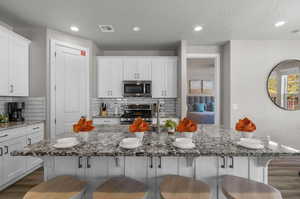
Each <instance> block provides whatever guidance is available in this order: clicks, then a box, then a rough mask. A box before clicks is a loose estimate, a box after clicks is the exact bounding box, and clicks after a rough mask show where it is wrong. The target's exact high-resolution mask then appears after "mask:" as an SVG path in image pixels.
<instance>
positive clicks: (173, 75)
mask: <svg viewBox="0 0 300 199" xmlns="http://www.w3.org/2000/svg"><path fill="white" fill-rule="evenodd" d="M165 67H166V68H165V81H166V89H165V90H166V91H165V97H167V98H176V97H177V59H176V58H170V59H167V60H166V65H165Z"/></svg>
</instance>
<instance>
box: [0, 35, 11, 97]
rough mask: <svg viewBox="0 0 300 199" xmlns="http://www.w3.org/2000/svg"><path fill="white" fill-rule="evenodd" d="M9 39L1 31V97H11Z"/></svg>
mask: <svg viewBox="0 0 300 199" xmlns="http://www.w3.org/2000/svg"><path fill="white" fill-rule="evenodd" d="M8 49H9V37H8V34H7V33H6V32H4V31H2V30H0V55H1V56H0V95H2V96H3V95H4V96H7V95H9V50H8Z"/></svg>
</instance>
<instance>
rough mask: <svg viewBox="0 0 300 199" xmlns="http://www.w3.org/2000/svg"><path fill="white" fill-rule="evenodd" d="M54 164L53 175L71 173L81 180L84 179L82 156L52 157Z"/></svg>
mask: <svg viewBox="0 0 300 199" xmlns="http://www.w3.org/2000/svg"><path fill="white" fill-rule="evenodd" d="M54 165H55V166H54V168H55V171H54V172H55V174H54V175H55V176H61V175H71V176H75V177H78V178H80V179H83V180H84V179H85V176H84V173H85V161H84V158H83V157H75V156H64V157H62V156H61V157H54ZM55 176H53V177H55Z"/></svg>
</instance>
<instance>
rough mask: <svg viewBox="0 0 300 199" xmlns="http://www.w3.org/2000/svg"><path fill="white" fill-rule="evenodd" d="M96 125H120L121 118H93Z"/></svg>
mask: <svg viewBox="0 0 300 199" xmlns="http://www.w3.org/2000/svg"><path fill="white" fill-rule="evenodd" d="M93 123H94V124H95V125H119V124H120V118H93Z"/></svg>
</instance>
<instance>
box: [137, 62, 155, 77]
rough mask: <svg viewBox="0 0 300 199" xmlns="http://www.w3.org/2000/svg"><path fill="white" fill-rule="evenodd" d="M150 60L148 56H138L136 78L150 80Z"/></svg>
mask: <svg viewBox="0 0 300 199" xmlns="http://www.w3.org/2000/svg"><path fill="white" fill-rule="evenodd" d="M151 68H152V67H151V60H150V58H147V57H143V58H138V61H137V79H138V80H148V81H150V80H151V77H152V75H151V73H152V71H151Z"/></svg>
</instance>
